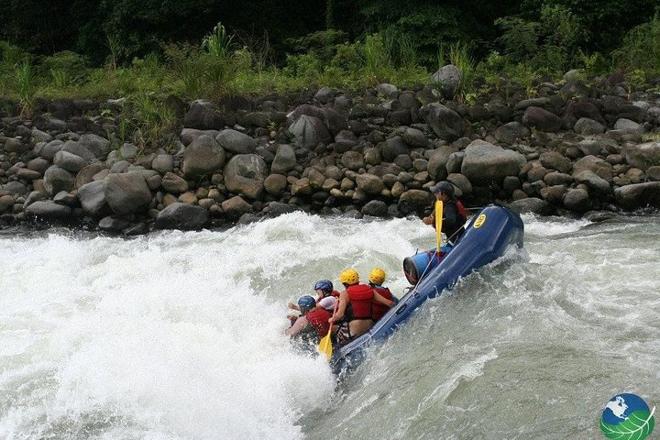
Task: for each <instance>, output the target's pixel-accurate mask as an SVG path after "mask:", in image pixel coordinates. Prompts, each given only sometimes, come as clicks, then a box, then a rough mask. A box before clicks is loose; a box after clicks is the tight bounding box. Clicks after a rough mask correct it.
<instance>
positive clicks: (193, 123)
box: [183, 99, 225, 130]
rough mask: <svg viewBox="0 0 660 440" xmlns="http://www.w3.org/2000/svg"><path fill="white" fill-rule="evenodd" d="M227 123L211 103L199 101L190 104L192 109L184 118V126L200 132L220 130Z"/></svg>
mask: <svg viewBox="0 0 660 440" xmlns="http://www.w3.org/2000/svg"><path fill="white" fill-rule="evenodd" d="M224 125H225V121H224V118H223V117H222V114H221V113H220V111H219V110H218V108H217V107H216V106H215V105H214V104H213V103H212V102H210V101H207V100H204V99H198V100H196V101H193V102H192V104H190V109H189V110H188V111H187V112H186V114H185V116H184V117H183V126H184V127H187V128H197V129H199V130H214V129H215V130H218V129H220V128H222V127H224Z"/></svg>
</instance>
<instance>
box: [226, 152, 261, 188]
mask: <svg viewBox="0 0 660 440" xmlns="http://www.w3.org/2000/svg"><path fill="white" fill-rule="evenodd" d="M224 176H225V186H226V187H227V190H228V191H231V192H233V193H237V194H243V195H245V196H247V197H249V198H251V199H258V198H259V197H260V196H261V193H262V192H263V189H264V180H265V179H266V176H268V165H266V162H264V160H263V159H262V158H261V157H260V156H257V155H256V154H237V155H236V156H234V157H232V158H231V160H230V161H229V162H228V163H227V165H226V166H225V169H224Z"/></svg>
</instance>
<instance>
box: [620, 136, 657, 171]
mask: <svg viewBox="0 0 660 440" xmlns="http://www.w3.org/2000/svg"><path fill="white" fill-rule="evenodd" d="M624 153H625V156H626V162H628V164H630V165H632V166H634V167H635V168H639V169H640V170H642V171H646V170H647V169H648V168H649V167H652V166H658V165H660V142H646V143H644V144H640V145H628V146H626V147H625V149H624Z"/></svg>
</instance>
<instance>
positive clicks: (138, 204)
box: [105, 172, 151, 214]
mask: <svg viewBox="0 0 660 440" xmlns="http://www.w3.org/2000/svg"><path fill="white" fill-rule="evenodd" d="M105 199H106V201H107V203H108V206H110V209H112V211H113V212H114V213H115V214H131V213H134V212H139V211H144V210H146V209H147V208H148V207H149V204H150V203H151V191H150V190H149V186H148V185H147V181H146V180H145V179H144V176H143V175H142V173H138V172H136V173H123V174H109V175H108V177H106V178H105Z"/></svg>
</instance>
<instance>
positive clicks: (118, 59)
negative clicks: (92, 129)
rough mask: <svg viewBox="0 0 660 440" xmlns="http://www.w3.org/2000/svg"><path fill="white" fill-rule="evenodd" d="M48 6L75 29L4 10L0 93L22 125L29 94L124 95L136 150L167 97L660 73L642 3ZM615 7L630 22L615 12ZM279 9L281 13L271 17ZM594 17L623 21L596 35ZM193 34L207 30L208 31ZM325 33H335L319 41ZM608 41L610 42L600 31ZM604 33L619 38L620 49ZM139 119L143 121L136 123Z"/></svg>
mask: <svg viewBox="0 0 660 440" xmlns="http://www.w3.org/2000/svg"><path fill="white" fill-rule="evenodd" d="M55 3H57V4H59V5H60V6H61V8H62V11H64V12H63V14H64V15H63V16H64V17H69V18H70V19H71V20H77V21H76V23H78V24H79V26H78V27H76V26H70V25H69V26H65V25H64V23H66V22H65V21H63V20H64V19H63V18H62V17H59V18H58V17H49V16H47V14H45V15H46V16H44V11H43V10H40V9H39V5H38V2H34V3H33V2H30V1H28V2H27V3H26V2H18V1H17V0H0V7H2V6H3V5H4V6H5V7H6V8H5V10H6V11H9V12H10V14H9V15H8V17H9V20H8V22H7V26H6V27H4V28H3V29H2V30H0V38H2V39H4V41H0V95H1V96H7V97H9V98H11V99H14V100H15V101H18V103H19V104H20V106H21V108H22V109H23V112H24V113H26V114H29V113H30V112H31V110H32V108H33V105H34V102H35V98H37V97H45V98H59V97H67V98H78V97H80V98H82V97H85V98H110V97H112V98H117V97H126V98H127V99H128V102H129V105H127V110H126V114H125V115H122V117H123V119H124V120H125V124H124V125H125V128H126V130H125V133H124V135H123V136H126V137H132V136H138V137H140V138H141V141H140V143H141V144H149V143H150V142H151V139H154V138H156V137H158V135H159V130H161V129H162V130H166V129H167V127H168V126H169V124H171V122H172V121H173V120H174V119H175V118H174V115H173V114H172V112H171V110H168V108H167V107H166V106H163V105H162V102H164V99H165V98H166V97H167V96H169V95H175V96H178V97H180V98H182V99H194V98H200V97H205V98H212V99H214V98H218V97H221V96H227V95H263V94H270V93H286V92H291V91H299V90H303V89H310V88H315V87H319V86H331V87H338V88H343V89H353V90H359V89H362V88H364V87H368V86H373V85H375V84H378V83H380V82H391V83H394V84H397V85H399V86H412V85H416V84H428V83H429V80H430V75H431V73H433V71H435V69H437V68H438V67H440V66H442V65H444V64H447V63H452V64H454V65H456V66H457V67H458V68H459V70H460V71H461V72H462V79H461V82H460V84H459V88H458V93H457V99H459V100H461V101H463V102H468V103H469V102H472V101H473V100H474V99H476V98H477V97H478V96H479V95H481V94H488V93H493V92H495V93H500V94H503V95H505V96H508V95H509V94H510V93H512V91H513V90H516V91H517V92H520V91H521V90H522V92H523V93H524V94H526V95H528V96H531V95H534V93H535V88H536V86H537V85H538V84H540V83H541V82H543V81H546V80H558V79H561V77H562V75H563V73H564V72H566V71H567V70H569V69H581V75H582V76H583V77H584V78H592V77H594V76H597V75H607V74H610V73H611V72H613V71H615V70H620V71H621V72H622V73H623V74H624V75H625V78H626V80H627V82H628V84H629V87H630V88H631V89H634V88H637V87H640V86H643V85H644V84H645V83H647V82H649V81H652V80H654V79H656V78H657V77H658V76H659V75H660V18H659V16H658V13H657V12H656V14H655V16H653V17H649V16H648V11H649V10H652V9H651V8H652V4H651V3H650V2H647V1H646V0H638V1H625V2H623V3H624V4H621V2H618V3H614V2H612V1H610V0H607V1H603V2H600V3H601V6H602V7H599V6H598V5H594V4H592V3H599V2H590V3H589V5H586V4H585V2H581V1H577V0H561V1H560V0H543V1H542V0H527V1H525V2H522V3H520V2H513V1H505V2H503V3H502V4H500V5H499V6H497V7H496V6H491V4H490V2H486V3H484V2H482V1H477V0H469V1H467V3H466V2H451V1H450V2H448V3H447V5H444V6H442V7H440V6H437V5H435V4H432V3H431V2H423V1H413V2H399V1H395V0H384V1H379V2H375V1H365V0H362V1H358V2H357V3H355V2H348V1H343V0H332V1H329V0H328V1H326V2H319V5H317V4H316V3H314V2H312V4H309V5H308V4H293V3H288V2H284V3H282V2H280V3H278V4H280V6H281V9H277V8H273V7H272V5H271V6H270V7H269V4H267V3H265V2H252V3H246V4H244V5H242V6H243V7H242V9H240V10H239V9H236V10H234V9H221V10H218V11H216V12H217V13H215V16H222V17H226V18H227V21H226V22H225V21H223V22H222V23H214V24H211V23H208V21H209V17H208V14H204V12H205V11H206V12H208V11H210V10H214V9H213V8H216V7H218V6H217V5H216V3H217V2H212V1H210V0H206V1H202V0H185V1H183V2H179V4H178V5H177V6H176V7H175V6H173V5H169V4H168V5H165V6H163V5H162V4H161V2H152V1H149V0H147V1H146V2H145V1H144V0H142V1H140V2H138V1H137V0H119V1H116V2H106V1H101V2H100V4H99V5H98V9H94V8H92V7H91V6H90V4H95V3H96V2H94V1H91V2H75V1H74V2H73V3H69V2H63V1H62V0H59V1H57V2H55ZM74 6H75V7H74ZM317 6H318V7H320V9H317V10H316V11H315V12H314V13H316V12H318V10H323V11H325V15H324V16H322V17H316V18H315V19H312V15H313V12H312V11H311V10H308V8H312V7H317ZM624 6H625V7H627V8H628V10H629V13H628V14H623V13H622V12H621V11H620V9H621V8H622V7H624ZM41 7H42V8H43V5H41ZM225 8H229V7H228V6H225ZM276 9H277V10H279V11H280V12H279V13H282V14H283V13H284V12H287V13H288V14H289V15H286V16H284V15H282V16H279V15H278V16H277V17H274V16H273V14H276V12H277V11H276ZM37 10H38V14H37V12H36V11H37ZM474 11H478V12H474ZM248 13H251V14H253V16H252V20H253V21H255V22H256V23H262V24H263V28H262V29H263V31H260V33H261V32H263V33H262V36H255V35H257V33H256V32H255V30H254V28H253V29H248V27H247V23H248V19H247V18H246V17H247V16H246V15H245V14H248ZM12 14H13V15H12ZM67 14H68V15H67ZM295 14H298V15H299V17H298V18H301V17H302V18H305V17H307V18H309V19H310V20H309V21H308V22H305V23H299V22H300V21H304V20H300V19H298V20H294V19H293V17H294V16H295ZM645 14H646V15H645ZM37 15H39V17H42V20H45V21H46V22H50V20H54V22H53V23H54V24H59V25H62V26H63V28H62V29H61V30H62V32H59V33H58V32H55V31H54V30H53V29H50V30H49V31H48V32H46V31H43V32H36V33H35V32H34V29H35V28H34V26H30V23H31V22H30V20H33V21H34V20H36V17H37ZM211 15H213V14H211ZM316 15H318V14H316ZM596 17H609V18H612V19H616V20H619V21H617V22H616V23H613V24H612V25H611V26H610V27H609V28H607V29H606V30H605V29H602V28H601V27H602V26H603V25H602V23H601V22H600V21H599V20H597V19H596ZM266 18H271V19H272V20H273V22H274V23H275V24H277V23H279V24H280V25H281V28H277V29H275V28H273V24H272V23H271V24H267V23H266V21H264V20H265V19H266ZM55 22H57V23H55ZM294 22H295V23H294ZM198 23H199V24H204V25H207V27H206V28H205V29H206V32H203V33H201V31H200V29H199V26H198V25H196V24H198ZM269 23H270V22H269ZM230 24H231V25H230ZM326 25H328V26H329V25H333V26H336V28H335V29H326V30H319V29H323V27H324V26H326ZM64 28H66V29H65V30H64ZM211 28H212V31H211V32H208V29H211ZM605 31H607V32H608V34H607V37H605V36H604V35H603V34H599V33H598V32H605ZM611 34H616V35H619V36H620V38H619V40H618V41H619V42H620V44H619V45H618V47H617V46H612V44H613V43H611V41H612V39H611V36H612V35H611ZM17 43H20V46H19V45H18V44H17ZM72 49H75V50H76V51H77V52H74V51H73V50H72ZM158 115H160V116H158ZM138 120H145V121H149V122H148V124H147V125H145V126H140V124H138V123H137V122H136V121H138ZM154 127H156V128H154ZM154 130H155V131H154Z"/></svg>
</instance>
